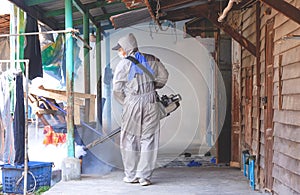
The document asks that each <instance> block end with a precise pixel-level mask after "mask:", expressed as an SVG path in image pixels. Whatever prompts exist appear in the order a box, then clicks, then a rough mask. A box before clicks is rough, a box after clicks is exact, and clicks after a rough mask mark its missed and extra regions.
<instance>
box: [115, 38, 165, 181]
mask: <svg viewBox="0 0 300 195" xmlns="http://www.w3.org/2000/svg"><path fill="white" fill-rule="evenodd" d="M112 49H113V50H118V52H119V53H118V54H119V56H120V57H121V58H122V59H121V61H120V62H119V64H118V65H117V67H116V69H115V72H114V78H113V94H114V97H115V99H116V100H117V101H118V102H119V103H120V104H122V105H123V113H122V125H121V135H120V149H121V154H122V160H123V165H124V173H125V177H124V179H123V181H124V182H126V183H140V184H141V185H142V186H146V185H150V184H151V182H150V179H151V176H152V173H153V170H154V168H155V163H156V158H157V151H158V143H159V133H160V114H159V109H158V104H157V94H156V91H155V90H156V89H159V88H162V87H163V86H164V85H165V84H166V82H167V80H168V75H169V73H168V71H167V70H166V68H165V67H164V65H163V64H162V63H161V62H160V60H159V59H158V58H156V57H155V56H153V55H149V54H144V53H140V52H139V50H138V45H137V41H136V38H135V37H134V35H133V34H132V33H130V34H128V35H127V36H125V37H122V38H121V39H120V40H119V41H118V44H117V46H115V47H113V48H112ZM128 56H132V57H134V58H135V59H137V60H138V61H139V63H140V64H142V65H143V66H144V67H145V68H146V69H147V71H145V69H144V70H143V69H142V68H139V66H137V65H136V64H135V63H133V61H131V60H129V59H128ZM149 73H151V74H152V75H153V76H151V75H149Z"/></svg>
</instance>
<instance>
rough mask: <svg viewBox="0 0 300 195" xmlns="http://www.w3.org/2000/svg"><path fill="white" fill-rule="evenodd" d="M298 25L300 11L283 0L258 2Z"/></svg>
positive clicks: (262, 0)
mask: <svg viewBox="0 0 300 195" xmlns="http://www.w3.org/2000/svg"><path fill="white" fill-rule="evenodd" d="M260 1H261V2H263V3H265V4H267V5H269V6H270V7H272V8H273V9H275V10H277V11H278V12H280V13H282V14H284V15H285V16H287V17H288V18H290V19H292V20H294V21H295V22H297V23H298V24H300V10H299V9H298V8H296V7H294V6H293V5H291V4H289V3H287V2H285V1H283V0H276V1H274V0H260Z"/></svg>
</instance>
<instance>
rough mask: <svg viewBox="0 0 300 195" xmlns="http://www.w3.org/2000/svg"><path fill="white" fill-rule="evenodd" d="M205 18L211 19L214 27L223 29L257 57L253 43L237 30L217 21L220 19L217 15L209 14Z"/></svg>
mask: <svg viewBox="0 0 300 195" xmlns="http://www.w3.org/2000/svg"><path fill="white" fill-rule="evenodd" d="M203 14H204V13H203ZM203 16H204V15H203ZM204 17H207V19H209V20H210V21H211V22H212V23H213V24H214V25H216V26H217V27H218V28H220V29H222V30H223V31H224V32H226V33H227V34H228V35H230V36H231V37H232V38H233V39H234V40H236V41H237V42H238V43H239V44H241V46H243V47H244V48H245V49H247V50H248V51H249V52H250V53H251V54H252V55H253V56H255V57H256V55H257V53H256V46H255V45H254V44H253V43H251V42H250V41H249V40H248V39H246V38H245V37H244V36H243V35H241V34H240V33H239V32H238V31H237V30H235V29H234V28H232V27H231V26H230V25H228V24H226V23H220V22H218V21H217V19H218V18H217V15H216V14H210V15H208V14H207V15H206V16H204Z"/></svg>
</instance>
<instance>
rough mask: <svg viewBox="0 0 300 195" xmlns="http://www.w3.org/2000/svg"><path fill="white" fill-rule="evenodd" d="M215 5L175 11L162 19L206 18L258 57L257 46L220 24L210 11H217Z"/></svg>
mask: <svg viewBox="0 0 300 195" xmlns="http://www.w3.org/2000/svg"><path fill="white" fill-rule="evenodd" d="M217 9H218V8H217V7H215V5H198V6H193V7H188V8H182V9H178V10H174V11H170V12H167V15H166V16H164V17H161V18H160V19H167V20H172V21H179V20H185V19H191V18H194V17H205V18H207V19H208V20H209V21H210V22H212V23H213V24H214V25H215V26H217V27H218V28H220V29H222V30H223V31H224V32H226V33H227V34H228V35H230V36H231V37H232V38H233V39H234V40H236V41H237V42H238V43H240V44H241V46H243V47H244V48H245V49H247V50H248V51H249V52H250V53H251V54H252V55H253V56H256V46H255V45H254V44H253V43H251V42H250V41H249V40H248V39H247V38H245V37H244V36H243V35H241V34H240V33H239V32H238V31H237V30H235V29H234V28H232V27H231V26H230V25H228V24H226V23H219V22H218V20H217V19H218V16H217V14H216V12H215V11H214V12H210V11H209V10H217Z"/></svg>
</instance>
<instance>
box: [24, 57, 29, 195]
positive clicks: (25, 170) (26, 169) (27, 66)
mask: <svg viewBox="0 0 300 195" xmlns="http://www.w3.org/2000/svg"><path fill="white" fill-rule="evenodd" d="M24 61H25V69H26V85H25V91H26V92H25V135H24V139H25V144H24V154H25V156H24V190H23V194H24V195H26V194H27V174H28V120H27V117H28V91H29V90H28V74H29V60H24Z"/></svg>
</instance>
